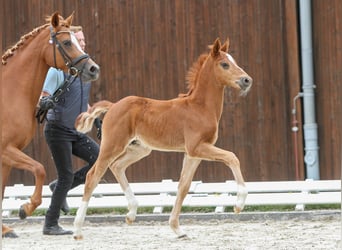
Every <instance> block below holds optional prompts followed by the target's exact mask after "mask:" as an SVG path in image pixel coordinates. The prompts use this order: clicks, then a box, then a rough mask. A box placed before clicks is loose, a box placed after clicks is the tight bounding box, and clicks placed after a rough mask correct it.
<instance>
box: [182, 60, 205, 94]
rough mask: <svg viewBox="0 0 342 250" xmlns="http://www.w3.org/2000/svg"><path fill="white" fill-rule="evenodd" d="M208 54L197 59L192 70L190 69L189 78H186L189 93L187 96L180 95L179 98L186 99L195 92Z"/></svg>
mask: <svg viewBox="0 0 342 250" xmlns="http://www.w3.org/2000/svg"><path fill="white" fill-rule="evenodd" d="M208 55H209V54H208V53H204V54H202V55H200V56H199V57H198V59H197V61H196V62H194V63H193V64H192V66H191V68H190V69H189V71H188V73H187V76H186V82H187V85H188V86H187V88H188V90H189V91H188V93H186V94H179V97H186V96H189V95H191V93H192V91H193V90H194V88H195V86H196V82H197V81H196V80H197V77H198V72H199V71H200V69H201V68H202V65H203V63H204V61H205V60H206V59H207V57H208Z"/></svg>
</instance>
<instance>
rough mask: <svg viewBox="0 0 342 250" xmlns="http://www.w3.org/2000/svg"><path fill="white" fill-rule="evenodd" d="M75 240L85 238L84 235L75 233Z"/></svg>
mask: <svg viewBox="0 0 342 250" xmlns="http://www.w3.org/2000/svg"><path fill="white" fill-rule="evenodd" d="M74 240H83V235H74Z"/></svg>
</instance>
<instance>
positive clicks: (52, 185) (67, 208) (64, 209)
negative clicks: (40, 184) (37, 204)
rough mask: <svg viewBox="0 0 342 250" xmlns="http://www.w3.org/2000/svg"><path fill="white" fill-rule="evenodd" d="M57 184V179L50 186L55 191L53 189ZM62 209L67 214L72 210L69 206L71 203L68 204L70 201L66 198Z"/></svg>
mask: <svg viewBox="0 0 342 250" xmlns="http://www.w3.org/2000/svg"><path fill="white" fill-rule="evenodd" d="M56 185H57V180H54V181H53V182H51V183H50V184H49V188H50V190H51V192H53V191H54V190H55V188H56ZM61 210H62V211H63V212H64V213H65V214H67V213H69V211H70V208H69V205H68V203H67V201H66V198H65V200H64V201H63V202H62V206H61Z"/></svg>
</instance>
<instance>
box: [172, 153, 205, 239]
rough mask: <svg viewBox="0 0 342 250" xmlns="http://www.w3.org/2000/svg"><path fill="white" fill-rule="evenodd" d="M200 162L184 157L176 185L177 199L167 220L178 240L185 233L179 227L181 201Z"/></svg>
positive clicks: (184, 235)
mask: <svg viewBox="0 0 342 250" xmlns="http://www.w3.org/2000/svg"><path fill="white" fill-rule="evenodd" d="M200 162H201V160H200V159H195V158H190V157H189V156H188V155H186V154H185V155H184V159H183V168H182V172H181V176H180V179H179V184H178V192H177V198H176V202H175V205H174V207H173V208H172V211H171V215H170V219H169V225H170V227H171V229H172V230H173V231H174V232H175V233H176V234H177V236H178V237H179V238H182V237H186V233H185V232H184V231H183V230H182V229H181V228H180V226H179V215H180V212H181V209H182V204H183V201H184V199H185V197H186V195H187V194H188V192H189V188H190V185H191V181H192V179H193V177H194V174H195V172H196V169H197V167H198V165H199V164H200Z"/></svg>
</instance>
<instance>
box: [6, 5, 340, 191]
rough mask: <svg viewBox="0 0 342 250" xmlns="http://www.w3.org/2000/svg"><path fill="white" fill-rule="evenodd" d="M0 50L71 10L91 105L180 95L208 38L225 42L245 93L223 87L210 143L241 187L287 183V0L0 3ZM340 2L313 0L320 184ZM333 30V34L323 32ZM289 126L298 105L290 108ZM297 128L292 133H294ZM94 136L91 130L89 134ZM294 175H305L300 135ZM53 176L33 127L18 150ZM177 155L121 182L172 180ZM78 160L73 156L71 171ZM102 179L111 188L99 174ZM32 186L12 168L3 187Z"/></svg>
mask: <svg viewBox="0 0 342 250" xmlns="http://www.w3.org/2000/svg"><path fill="white" fill-rule="evenodd" d="M2 5H3V8H2V10H3V12H4V13H3V15H2V16H3V23H4V26H3V27H4V28H3V36H2V37H3V38H2V39H3V40H2V41H3V42H2V44H3V46H4V47H3V51H4V50H5V48H7V47H9V46H10V45H12V44H14V43H15V42H16V41H17V40H18V39H19V38H20V36H21V35H23V34H25V33H26V32H29V31H31V30H32V29H33V28H34V27H36V26H39V25H41V24H42V23H43V22H44V17H45V15H47V14H51V13H52V12H54V11H55V10H58V11H60V13H61V14H62V15H64V16H67V15H69V14H70V13H71V12H72V11H75V19H74V23H75V24H80V25H82V26H83V27H84V33H85V36H86V39H87V52H88V53H89V54H90V55H91V56H92V58H93V59H94V60H95V61H96V62H97V63H98V64H99V65H100V66H101V76H100V79H99V80H98V81H97V82H95V83H94V86H93V89H92V95H91V100H92V102H94V101H98V100H102V99H108V100H111V101H116V100H119V99H120V98H122V97H125V96H127V95H139V96H146V97H151V98H156V99H170V98H173V97H176V96H177V95H178V94H179V93H184V92H186V84H185V76H186V72H187V70H188V69H189V67H190V66H191V65H192V63H193V62H194V61H195V60H196V59H197V57H198V56H199V55H200V54H201V53H203V52H204V51H206V48H207V45H209V44H211V43H212V42H213V41H214V40H215V39H216V38H217V37H220V38H221V39H222V40H224V39H226V38H227V37H229V38H230V41H231V47H230V53H231V54H232V55H233V57H234V58H235V59H236V61H237V62H238V63H239V65H240V66H241V67H242V68H244V69H245V70H246V71H247V72H248V73H249V75H251V76H252V77H253V79H254V86H253V88H252V90H251V92H250V94H249V95H248V96H247V97H244V98H241V97H239V96H238V94H237V93H236V92H234V91H233V90H230V89H227V90H226V95H225V97H226V99H225V106H224V113H223V116H222V119H221V124H220V131H219V140H218V142H217V145H218V146H220V147H222V148H224V149H227V150H230V151H233V152H235V153H236V154H237V156H238V157H239V159H240V162H241V168H242V172H243V175H244V177H245V179H246V180H247V181H259V180H294V179H295V178H296V174H295V172H296V171H295V160H294V140H293V134H292V132H291V126H292V115H291V110H292V108H293V107H292V103H293V102H292V99H293V98H294V96H295V95H296V94H297V93H298V92H299V91H300V90H301V87H300V85H301V82H300V79H301V76H300V74H301V72H300V57H299V56H300V47H299V25H298V6H297V1H295V0H287V1H282V0H241V1H237V0H187V1H183V0H164V1H161V0H143V1H142V0H112V1H109V0H77V1H66V0H61V1H42V0H41V1H39V0H27V1H21V0H12V1H4V2H3V4H2ZM341 6H342V4H341V2H340V1H339V0H329V1H319V0H316V1H313V19H314V20H313V25H314V26H313V36H314V56H315V78H316V85H317V91H316V95H317V99H316V101H317V120H318V124H319V143H320V151H319V152H320V167H321V177H322V178H323V179H336V178H340V171H341V169H340V161H341V155H340V153H339V152H340V151H341V84H342V76H341V69H342V65H341V64H342V58H341V44H342V43H341V27H342V26H341V20H340V18H341V16H340V15H338V13H342V12H341ZM332 31H334V32H332ZM297 108H298V111H299V117H298V119H299V122H301V121H302V119H301V117H300V116H301V106H300V103H298V105H297ZM300 128H301V127H300ZM92 135H94V133H93V134H92ZM298 136H299V141H298V147H299V150H298V153H299V174H300V178H304V177H305V167H304V164H303V139H302V132H301V130H300V132H299V134H298ZM25 152H27V153H28V154H29V155H31V156H33V157H34V158H35V159H37V160H39V161H40V162H42V163H43V164H44V165H45V166H46V170H47V174H48V175H47V180H46V182H47V183H48V182H49V181H50V180H52V179H54V178H55V177H56V172H55V170H54V168H55V167H54V164H53V161H52V160H51V156H50V153H49V151H48V148H47V146H46V143H45V141H44V138H43V134H42V128H41V127H40V128H38V129H37V134H36V136H35V138H34V140H33V141H32V143H31V144H30V145H29V146H28V148H27V149H26V150H25ZM182 159H183V155H182V154H180V153H163V152H153V153H152V154H151V155H150V156H149V157H147V158H145V159H143V160H141V161H140V162H138V163H137V164H135V165H134V166H132V167H131V168H129V169H128V170H127V176H128V178H129V180H130V181H160V180H161V179H168V178H169V179H173V180H177V179H178V176H179V174H180V170H181V165H182ZM81 165H82V162H81V161H80V160H75V168H77V167H80V166H81ZM195 179H196V180H203V181H210V182H212V181H225V180H228V179H232V174H231V171H230V170H229V169H228V168H227V167H225V166H224V165H223V164H221V163H212V162H202V163H201V165H200V167H199V169H198V171H197V173H196V176H195ZM104 181H108V182H113V181H114V178H113V177H112V174H111V173H110V172H108V173H107V174H106V176H105V179H104ZM13 183H26V184H33V177H32V176H30V174H29V173H26V172H21V171H18V170H15V171H13V172H12V175H11V180H10V183H9V184H13Z"/></svg>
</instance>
